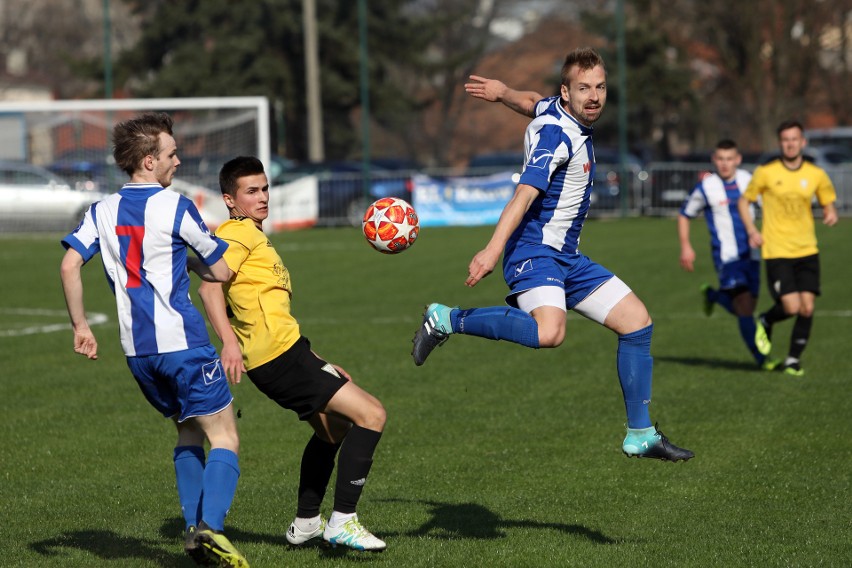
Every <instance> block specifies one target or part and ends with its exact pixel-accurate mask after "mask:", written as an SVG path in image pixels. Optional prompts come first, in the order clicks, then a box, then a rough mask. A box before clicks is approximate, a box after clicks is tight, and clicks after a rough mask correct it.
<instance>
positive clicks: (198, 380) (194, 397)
mask: <svg viewBox="0 0 852 568" xmlns="http://www.w3.org/2000/svg"><path fill="white" fill-rule="evenodd" d="M127 366H128V367H130V372H131V373H133V377H134V378H135V379H136V382H137V383H138V384H139V388H140V389H142V394H144V395H145V398H146V399H148V402H149V403H151V406H153V407H154V408H156V409H157V410H159V411H160V412H161V413H162V414H163V416H165V417H166V418H170V417H172V416H177V417H178V422H183V421H184V420H186V419H187V418H192V417H194V416H209V415H211V414H216V413H217V412H219V411H220V410H223V409H225V408H227V406H228V405H229V404H231V401H232V400H233V397H232V396H231V389H230V388H228V380H227V379H226V378H225V373H224V371H223V370H222V364H221V363H220V362H219V354H218V353H216V349H214V348H213V346H212V345H206V346H204V347H196V348H194V349H186V350H184V351H174V352H172V353H162V354H160V355H148V356H145V357H128V358H127Z"/></svg>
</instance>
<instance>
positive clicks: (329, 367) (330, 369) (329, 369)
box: [322, 363, 340, 379]
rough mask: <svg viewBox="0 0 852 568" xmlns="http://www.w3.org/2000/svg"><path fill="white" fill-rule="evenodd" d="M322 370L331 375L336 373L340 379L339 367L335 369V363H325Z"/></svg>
mask: <svg viewBox="0 0 852 568" xmlns="http://www.w3.org/2000/svg"><path fill="white" fill-rule="evenodd" d="M322 370H323V371H325V372H326V373H328V374H330V375H334V376H335V377H337V378H338V379H339V378H340V373H338V372H337V369H335V368H334V365H332V364H331V363H326V364H325V365H323V366H322Z"/></svg>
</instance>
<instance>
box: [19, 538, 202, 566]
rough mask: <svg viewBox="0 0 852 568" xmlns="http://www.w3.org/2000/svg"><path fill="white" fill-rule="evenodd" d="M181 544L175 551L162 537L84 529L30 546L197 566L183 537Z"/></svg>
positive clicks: (55, 552)
mask: <svg viewBox="0 0 852 568" xmlns="http://www.w3.org/2000/svg"><path fill="white" fill-rule="evenodd" d="M177 544H178V543H177V542H175V550H176V552H173V553H172V552H168V551H166V550H164V549H163V542H162V541H161V540H150V539H142V538H136V537H129V536H124V535H121V534H118V533H115V532H113V531H105V530H82V531H71V532H65V533H61V534H59V535H58V536H55V537H53V538H49V539H45V540H40V541H38V542H33V543H30V545H29V547H30V549H31V550H33V551H34V552H36V553H37V554H41V555H42V556H46V557H61V556H63V555H65V554H67V553H66V552H65V551H64V550H63V549H69V548H76V549H78V550H82V551H86V552H89V553H90V554H93V555H94V556H96V557H97V558H100V559H102V560H114V561H116V562H118V561H120V560H125V561H130V560H144V561H147V562H153V563H156V564H158V565H160V566H163V567H170V566H194V565H195V563H194V562H192V560H191V559H190V558H189V557H188V556H186V555H184V553H183V540H182V539H181V541H180V548H178V546H177Z"/></svg>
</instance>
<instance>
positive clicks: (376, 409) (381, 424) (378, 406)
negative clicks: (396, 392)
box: [358, 398, 388, 432]
mask: <svg viewBox="0 0 852 568" xmlns="http://www.w3.org/2000/svg"><path fill="white" fill-rule="evenodd" d="M387 418H388V416H387V412H386V411H385V407H384V406H382V403H381V402H379V400H378V399H376V398H373V400H372V401H371V402H370V405H369V408H367V409H366V412H364V415H363V417H362V419H361V420H360V421H359V422H361V423H360V424H358V426H361V427H362V428H366V429H368V430H374V431H376V432H381V431H382V430H384V428H385V422H386V421H387Z"/></svg>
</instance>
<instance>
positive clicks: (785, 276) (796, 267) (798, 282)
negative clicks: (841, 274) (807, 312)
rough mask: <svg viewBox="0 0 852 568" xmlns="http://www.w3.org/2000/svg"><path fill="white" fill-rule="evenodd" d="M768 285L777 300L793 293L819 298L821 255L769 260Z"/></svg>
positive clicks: (767, 265) (767, 262) (767, 266)
mask: <svg viewBox="0 0 852 568" xmlns="http://www.w3.org/2000/svg"><path fill="white" fill-rule="evenodd" d="M766 284H767V285H768V286H769V293H770V294H771V295H772V297H773V298H774V299H775V300H778V299H779V298H781V296H784V295H785V294H791V293H793V292H813V293H814V294H815V295H817V296H819V294H820V292H819V255H818V254H814V255H811V256H803V257H802V258H770V259H767V260H766Z"/></svg>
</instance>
